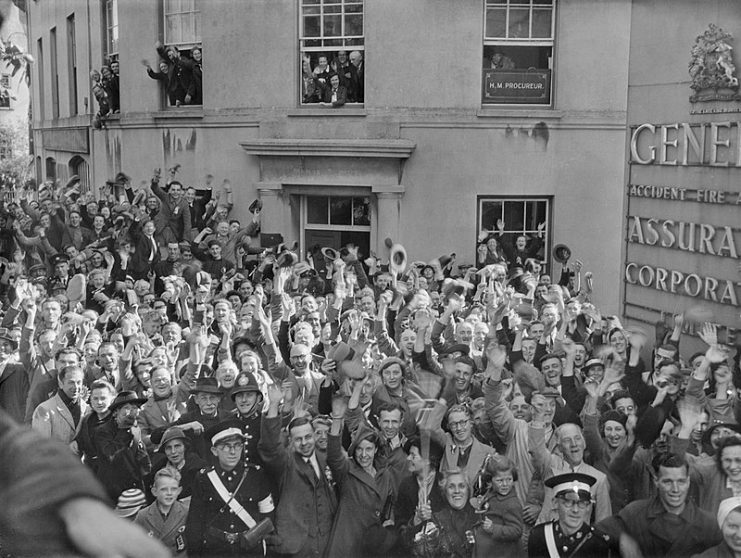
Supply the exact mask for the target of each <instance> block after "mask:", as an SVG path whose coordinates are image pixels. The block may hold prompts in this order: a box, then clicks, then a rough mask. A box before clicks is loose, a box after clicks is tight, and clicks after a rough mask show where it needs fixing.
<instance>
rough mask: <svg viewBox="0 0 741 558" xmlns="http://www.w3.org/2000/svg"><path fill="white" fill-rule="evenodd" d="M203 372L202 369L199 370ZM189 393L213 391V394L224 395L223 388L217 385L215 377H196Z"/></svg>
mask: <svg viewBox="0 0 741 558" xmlns="http://www.w3.org/2000/svg"><path fill="white" fill-rule="evenodd" d="M201 373H203V370H201ZM190 391H191V393H213V394H214V395H224V390H223V389H221V388H220V387H219V382H217V381H216V378H204V377H201V378H196V385H195V386H194V387H193V388H192V389H191V390H190Z"/></svg>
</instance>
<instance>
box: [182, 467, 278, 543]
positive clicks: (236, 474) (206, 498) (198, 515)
mask: <svg viewBox="0 0 741 558" xmlns="http://www.w3.org/2000/svg"><path fill="white" fill-rule="evenodd" d="M212 470H215V471H216V472H217V473H218V475H219V477H220V478H221V482H223V483H224V486H225V487H226V489H227V491H229V493H233V492H234V491H235V490H236V489H237V486H239V491H238V492H237V493H236V495H235V497H234V498H235V500H236V501H237V502H238V503H239V504H241V505H242V507H243V508H244V509H245V510H246V511H247V513H248V514H249V515H250V516H251V517H252V519H253V520H254V521H255V522H256V523H260V521H262V520H263V519H265V518H267V517H271V516H272V515H273V498H272V496H271V494H270V490H269V489H268V479H267V478H266V476H265V472H264V471H263V469H262V467H260V466H259V465H253V464H250V463H248V464H246V465H244V464H239V465H237V466H236V467H235V468H234V469H233V470H231V471H224V470H223V469H221V468H220V467H219V466H218V465H216V467H210V468H208V469H202V470H201V471H200V472H199V473H198V475H196V479H195V483H194V484H193V495H192V497H191V500H190V511H189V513H188V522H187V523H186V528H185V535H186V543H187V546H188V556H189V557H190V558H196V557H198V556H263V546H262V544H259V545H257V546H255V547H254V548H252V549H244V548H243V547H242V546H241V545H240V536H239V535H241V534H242V533H245V532H246V531H248V530H249V528H248V527H247V525H245V523H244V522H243V521H242V520H241V519H240V518H239V517H238V516H237V515H236V514H235V513H234V512H233V511H232V509H231V508H230V507H229V506H228V505H227V503H226V502H225V501H224V500H223V499H222V498H221V496H219V494H218V493H217V491H216V488H214V486H213V484H212V483H211V480H210V479H209V478H208V476H207V475H208V473H209V472H211V471H212ZM242 475H246V476H245V479H244V482H242V484H241V486H240V485H239V483H240V480H241V479H242ZM229 540H232V541H234V542H229Z"/></svg>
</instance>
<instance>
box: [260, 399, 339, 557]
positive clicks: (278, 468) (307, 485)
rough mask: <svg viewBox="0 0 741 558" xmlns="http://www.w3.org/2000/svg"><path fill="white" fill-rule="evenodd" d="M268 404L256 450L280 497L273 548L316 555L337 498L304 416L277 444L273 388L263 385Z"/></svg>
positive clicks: (329, 526)
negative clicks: (287, 444)
mask: <svg viewBox="0 0 741 558" xmlns="http://www.w3.org/2000/svg"><path fill="white" fill-rule="evenodd" d="M268 397H269V399H270V404H269V407H268V412H267V414H266V415H265V416H263V419H262V427H261V433H260V442H259V443H258V446H257V447H258V451H259V452H260V457H262V460H263V463H264V464H265V469H266V470H267V472H268V475H269V476H270V477H271V478H272V479H273V481H274V482H275V483H276V484H277V485H278V490H279V491H280V497H279V499H278V508H277V509H276V513H275V519H276V521H275V529H276V533H277V535H278V537H277V538H278V539H279V543H278V544H277V545H276V547H275V548H274V549H273V550H275V551H276V552H277V553H279V554H284V555H287V556H312V557H317V558H318V557H320V556H322V555H323V554H324V550H325V547H326V546H327V542H328V541H329V534H330V530H331V529H332V522H333V520H334V514H335V511H336V510H337V496H336V494H335V491H334V487H333V483H332V481H331V473H329V472H328V471H329V469H328V467H327V460H326V457H325V455H324V454H323V453H317V452H316V441H315V438H314V428H313V426H312V424H311V419H310V418H309V417H299V418H295V419H293V420H292V421H291V422H290V423H289V425H288V434H289V437H290V440H291V443H290V447H289V448H286V447H285V446H284V445H283V443H282V441H281V435H280V430H281V416H280V413H279V407H280V401H281V399H282V397H283V395H282V392H281V390H280V388H279V387H277V386H275V385H271V386H269V387H268Z"/></svg>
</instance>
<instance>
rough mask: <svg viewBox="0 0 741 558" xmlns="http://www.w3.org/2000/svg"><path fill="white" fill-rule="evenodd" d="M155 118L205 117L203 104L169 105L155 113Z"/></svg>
mask: <svg viewBox="0 0 741 558" xmlns="http://www.w3.org/2000/svg"><path fill="white" fill-rule="evenodd" d="M154 118H157V119H167V118H203V106H202V105H198V106H190V107H168V108H165V109H162V110H160V111H159V112H156V113H154Z"/></svg>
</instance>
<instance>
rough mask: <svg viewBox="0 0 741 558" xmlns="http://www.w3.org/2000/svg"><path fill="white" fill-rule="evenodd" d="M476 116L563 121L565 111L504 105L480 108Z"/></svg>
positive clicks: (530, 106)
mask: <svg viewBox="0 0 741 558" xmlns="http://www.w3.org/2000/svg"><path fill="white" fill-rule="evenodd" d="M476 116H478V117H479V118H537V119H539V120H542V119H545V118H551V119H561V118H563V111H560V110H553V109H549V108H532V105H529V106H524V105H522V106H521V108H520V107H518V108H503V107H502V105H496V106H492V107H482V108H480V109H479V110H477V111H476Z"/></svg>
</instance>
